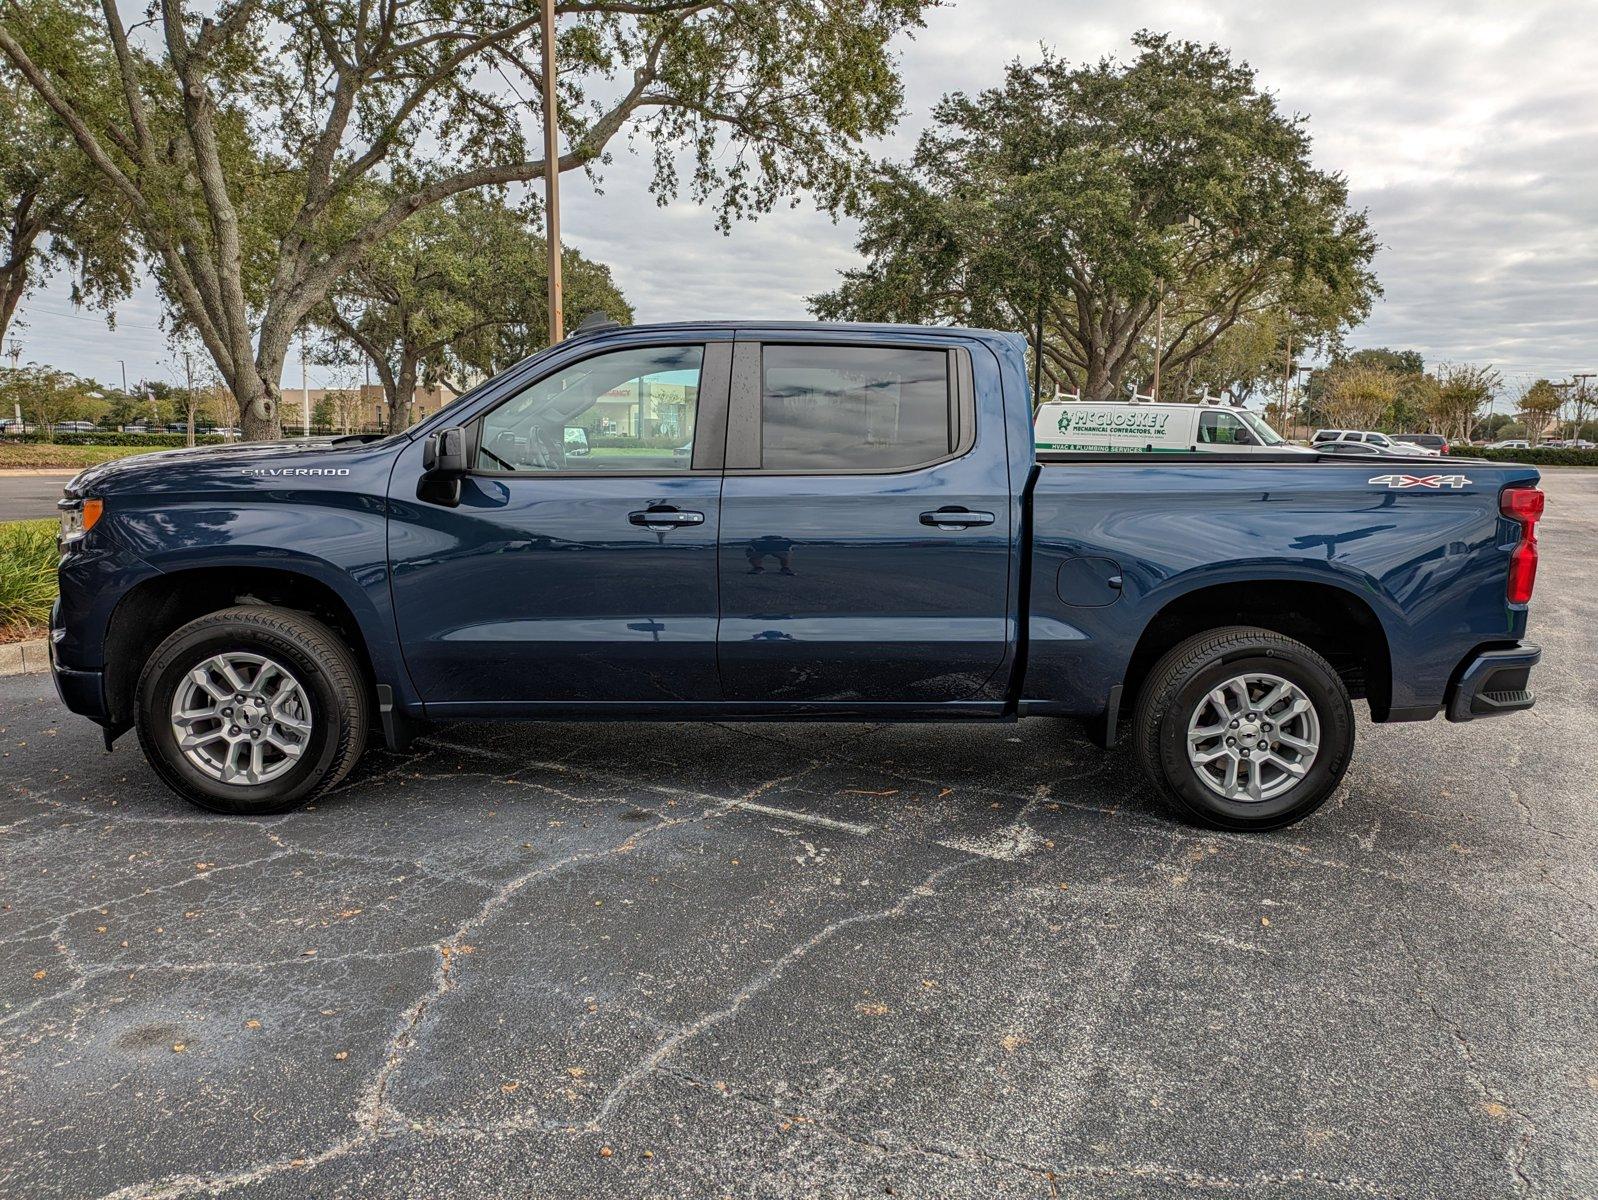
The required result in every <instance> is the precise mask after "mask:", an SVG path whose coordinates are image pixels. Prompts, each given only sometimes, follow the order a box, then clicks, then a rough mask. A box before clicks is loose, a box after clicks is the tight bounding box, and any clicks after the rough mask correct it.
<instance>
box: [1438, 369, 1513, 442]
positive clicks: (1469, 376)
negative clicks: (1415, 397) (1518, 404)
mask: <svg viewBox="0 0 1598 1200" xmlns="http://www.w3.org/2000/svg"><path fill="white" fill-rule="evenodd" d="M1502 386H1503V377H1502V376H1500V375H1499V373H1498V371H1497V369H1496V368H1494V367H1491V366H1476V365H1472V364H1470V363H1444V364H1443V365H1442V366H1440V367H1438V368H1437V401H1436V407H1435V409H1434V410H1433V414H1432V416H1433V424H1434V425H1435V427H1436V429H1437V431H1438V432H1439V433H1443V434H1446V435H1447V436H1448V437H1451V438H1456V439H1458V440H1460V441H1464V440H1466V439H1468V438H1469V437H1470V436H1471V434H1472V432H1473V431H1474V430H1475V428H1476V423H1477V420H1478V419H1479V418H1480V416H1481V414H1482V410H1483V409H1485V408H1486V407H1487V406H1488V405H1490V404H1491V403H1492V402H1493V397H1494V396H1496V395H1497V394H1498V389H1499V388H1501V387H1502Z"/></svg>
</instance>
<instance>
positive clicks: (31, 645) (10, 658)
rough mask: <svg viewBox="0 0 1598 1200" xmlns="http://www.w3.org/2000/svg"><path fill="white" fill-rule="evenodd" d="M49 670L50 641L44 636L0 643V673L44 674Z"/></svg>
mask: <svg viewBox="0 0 1598 1200" xmlns="http://www.w3.org/2000/svg"><path fill="white" fill-rule="evenodd" d="M49 670H50V643H49V640H48V639H46V638H34V639H33V640H32V641H29V642H7V643H5V644H4V645H0V675H44V674H46V673H48V672H49Z"/></svg>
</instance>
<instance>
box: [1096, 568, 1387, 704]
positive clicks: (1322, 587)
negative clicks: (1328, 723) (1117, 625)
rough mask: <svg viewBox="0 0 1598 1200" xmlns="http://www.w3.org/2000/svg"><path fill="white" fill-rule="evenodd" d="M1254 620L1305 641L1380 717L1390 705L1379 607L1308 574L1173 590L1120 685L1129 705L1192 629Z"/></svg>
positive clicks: (1145, 631)
mask: <svg viewBox="0 0 1598 1200" xmlns="http://www.w3.org/2000/svg"><path fill="white" fill-rule="evenodd" d="M1229 625H1253V626H1257V627H1258V628H1261V629H1268V630H1270V631H1271V632H1273V633H1279V634H1281V635H1283V636H1284V637H1290V638H1293V639H1294V640H1295V641H1300V642H1303V643H1304V644H1305V645H1306V646H1309V647H1310V649H1312V650H1314V651H1315V652H1316V653H1317V654H1319V655H1321V657H1323V658H1325V659H1326V660H1327V661H1328V662H1329V663H1331V664H1332V667H1333V669H1334V670H1336V671H1337V674H1338V676H1339V677H1340V678H1341V679H1342V681H1343V685H1344V686H1345V687H1346V688H1347V689H1348V692H1349V695H1350V696H1352V697H1354V698H1356V699H1358V698H1364V699H1365V700H1366V701H1367V702H1368V703H1369V705H1370V709H1371V716H1372V718H1373V719H1374V720H1377V721H1382V720H1385V719H1386V718H1387V715H1388V713H1389V712H1390V711H1391V707H1392V695H1393V670H1392V651H1391V649H1390V647H1389V644H1388V637H1387V630H1386V628H1385V627H1384V625H1383V624H1382V620H1381V618H1380V617H1379V616H1378V615H1377V611H1376V609H1375V607H1373V606H1372V605H1371V603H1370V602H1369V601H1368V600H1367V599H1366V598H1365V597H1363V596H1361V595H1359V594H1358V593H1357V592H1355V591H1353V590H1351V589H1349V588H1346V587H1343V586H1341V585H1340V584H1337V583H1331V582H1326V581H1324V580H1310V579H1273V580H1259V579H1248V580H1227V581H1225V582H1216V583H1207V584H1203V585H1201V586H1197V587H1194V588H1191V589H1189V590H1187V591H1184V592H1183V593H1181V594H1180V595H1177V596H1173V597H1171V598H1170V599H1168V600H1166V602H1165V603H1164V604H1163V605H1162V606H1161V607H1160V608H1159V609H1158V610H1157V611H1156V612H1155V614H1154V615H1153V616H1152V617H1151V618H1150V619H1149V621H1148V623H1147V624H1146V625H1144V627H1143V631H1142V633H1141V634H1140V635H1139V637H1138V640H1137V644H1136V646H1135V647H1134V648H1133V651H1132V655H1131V658H1130V659H1129V660H1128V662H1127V668H1126V673H1125V676H1124V677H1123V683H1122V702H1123V705H1124V706H1128V707H1129V706H1131V705H1132V704H1133V703H1135V701H1136V697H1137V694H1138V691H1139V689H1141V687H1142V686H1143V684H1144V682H1145V681H1146V680H1147V679H1148V676H1149V672H1150V671H1151V670H1152V669H1153V667H1154V664H1155V663H1157V662H1158V661H1159V660H1160V658H1161V657H1162V656H1163V655H1164V654H1165V653H1166V652H1167V651H1169V650H1170V649H1171V648H1172V647H1174V646H1176V645H1177V644H1178V643H1179V642H1182V641H1183V640H1185V639H1186V638H1188V637H1191V636H1192V635H1193V634H1196V633H1202V632H1204V631H1205V630H1208V629H1214V628H1219V627H1223V626H1229Z"/></svg>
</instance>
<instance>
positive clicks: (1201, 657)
mask: <svg viewBox="0 0 1598 1200" xmlns="http://www.w3.org/2000/svg"><path fill="white" fill-rule="evenodd" d="M1133 731H1134V744H1135V752H1136V754H1137V756H1138V759H1139V761H1140V763H1141V765H1142V767H1143V770H1144V771H1145V772H1146V773H1147V774H1148V776H1149V778H1150V779H1152V780H1153V781H1154V783H1155V785H1156V786H1157V787H1159V789H1160V791H1161V793H1162V794H1163V795H1164V797H1165V798H1166V800H1168V801H1169V802H1170V803H1171V804H1172V805H1173V806H1175V807H1176V808H1177V810H1178V811H1180V812H1181V813H1183V814H1184V815H1186V816H1188V817H1189V818H1191V819H1193V820H1195V821H1198V822H1200V823H1202V824H1205V825H1213V826H1216V827H1218V828H1221V829H1234V830H1262V829H1276V828H1278V827H1280V826H1283V825H1290V824H1292V823H1293V822H1294V821H1299V820H1302V819H1303V818H1305V817H1307V816H1308V815H1309V814H1310V813H1312V812H1314V811H1315V810H1316V809H1317V808H1319V807H1320V806H1321V805H1322V804H1323V803H1325V801H1326V798H1327V797H1328V796H1330V795H1331V794H1332V792H1333V790H1334V789H1335V788H1336V787H1337V785H1338V783H1339V782H1340V781H1341V780H1342V778H1343V773H1344V772H1345V771H1346V770H1347V769H1348V763H1349V759H1350V758H1351V757H1352V755H1353V751H1354V713H1353V707H1352V705H1351V704H1350V702H1349V698H1348V689H1347V688H1345V687H1344V686H1343V681H1342V680H1341V679H1340V678H1338V675H1337V672H1336V671H1334V670H1333V669H1332V667H1331V664H1330V663H1328V662H1327V661H1326V660H1325V659H1324V658H1322V657H1321V656H1320V655H1319V654H1317V653H1315V651H1313V650H1311V649H1310V648H1309V647H1308V646H1306V645H1304V644H1303V643H1302V642H1296V641H1294V640H1293V639H1292V638H1288V637H1283V636H1282V635H1281V634H1278V633H1272V632H1271V631H1270V630H1267V629H1255V628H1252V627H1248V626H1237V627H1233V628H1227V629H1214V630H1210V631H1208V632H1206V633H1201V634H1198V635H1196V636H1194V637H1190V638H1188V639H1187V640H1186V641H1185V642H1182V643H1181V644H1179V645H1178V646H1176V647H1175V648H1174V649H1172V650H1171V651H1170V653H1168V654H1167V655H1165V657H1164V658H1162V659H1160V661H1159V662H1158V663H1157V664H1155V667H1154V669H1153V671H1151V672H1150V674H1149V677H1148V680H1147V681H1146V682H1145V683H1144V685H1143V688H1142V690H1141V692H1140V693H1139V694H1138V701H1137V712H1136V716H1135V717H1134V720H1133Z"/></svg>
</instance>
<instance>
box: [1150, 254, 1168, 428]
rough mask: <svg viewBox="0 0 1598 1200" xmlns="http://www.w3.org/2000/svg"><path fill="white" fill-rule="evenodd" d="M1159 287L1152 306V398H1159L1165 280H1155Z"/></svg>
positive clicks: (1162, 353)
mask: <svg viewBox="0 0 1598 1200" xmlns="http://www.w3.org/2000/svg"><path fill="white" fill-rule="evenodd" d="M1155 285H1156V286H1157V287H1158V288H1159V289H1160V299H1159V303H1158V304H1156V305H1155V306H1154V387H1153V389H1152V391H1153V392H1154V400H1155V402H1156V403H1158V402H1159V399H1160V360H1161V359H1162V358H1164V357H1165V280H1163V279H1159V280H1156V281H1155Z"/></svg>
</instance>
